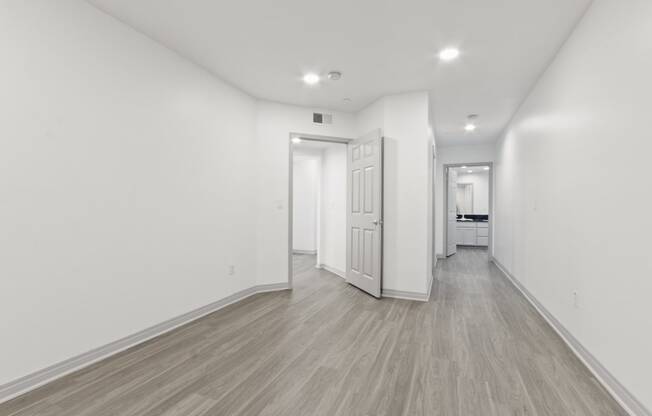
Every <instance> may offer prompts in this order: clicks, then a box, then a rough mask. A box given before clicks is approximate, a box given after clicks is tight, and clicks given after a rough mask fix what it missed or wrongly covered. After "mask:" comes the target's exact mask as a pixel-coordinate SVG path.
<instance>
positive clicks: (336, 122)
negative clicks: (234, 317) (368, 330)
mask: <svg viewBox="0 0 652 416" xmlns="http://www.w3.org/2000/svg"><path fill="white" fill-rule="evenodd" d="M317 110H318V109H314V111H317ZM328 112H329V113H332V114H333V124H330V125H317V124H314V123H313V122H312V113H313V109H311V108H303V107H296V106H291V105H285V104H278V103H272V102H268V101H259V102H258V103H257V122H256V136H257V139H256V140H257V146H256V148H257V152H256V164H257V169H256V185H257V188H256V189H257V194H258V213H257V220H256V223H257V227H258V231H259V232H258V235H257V244H256V259H257V260H256V269H257V276H258V283H259V284H269V283H282V282H287V279H288V240H289V239H288V221H289V220H288V217H289V215H288V209H287V203H288V202H287V201H288V192H289V166H290V153H289V151H290V150H289V149H290V147H289V146H290V133H291V132H298V133H304V134H319V135H323V136H333V137H343V138H354V137H356V130H355V115H354V114H347V113H339V112H332V111H328Z"/></svg>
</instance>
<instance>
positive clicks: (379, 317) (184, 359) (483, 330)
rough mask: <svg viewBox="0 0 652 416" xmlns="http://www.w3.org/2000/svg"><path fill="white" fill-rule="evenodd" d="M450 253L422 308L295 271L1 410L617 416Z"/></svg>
mask: <svg viewBox="0 0 652 416" xmlns="http://www.w3.org/2000/svg"><path fill="white" fill-rule="evenodd" d="M486 255H487V253H486V250H483V249H469V248H462V249H460V250H459V252H458V254H457V255H455V256H453V257H451V258H449V259H446V260H442V261H440V262H439V265H438V272H437V277H438V278H437V280H436V281H435V283H434V287H433V292H432V296H431V299H430V301H429V302H427V303H421V302H410V301H404V300H398V299H389V298H385V299H382V300H380V301H378V300H376V299H374V298H372V297H370V296H368V295H366V294H365V293H363V292H361V291H360V290H358V289H356V288H354V287H352V286H350V285H348V284H346V283H345V282H344V281H343V280H342V279H341V278H339V277H337V276H335V275H333V274H331V273H329V272H326V271H323V270H319V269H315V268H313V267H311V263H312V259H311V258H310V257H311V256H295V265H298V266H301V267H299V268H298V269H297V270H298V272H297V274H296V276H295V289H294V290H293V291H292V292H289V291H284V292H275V293H267V294H259V295H255V296H252V297H250V298H248V299H246V300H244V301H242V302H239V303H237V304H234V305H231V306H229V307H226V308H225V309H222V310H220V311H218V312H216V313H213V314H211V315H209V316H207V317H204V318H202V319H199V320H197V321H195V322H193V323H191V324H189V325H186V326H183V327H181V328H179V329H176V330H174V331H172V332H170V333H168V334H166V335H163V336H161V337H158V338H156V339H153V340H151V341H149V342H146V343H144V344H142V345H140V346H137V347H135V348H132V349H130V350H127V351H125V352H123V353H120V354H118V355H116V356H114V357H113V358H110V359H107V360H105V361H102V362H100V363H97V364H95V365H93V366H91V367H88V368H86V369H84V370H81V371H79V372H77V373H74V374H72V375H69V376H67V377H64V378H62V379H60V380H58V381H56V382H54V383H51V384H49V385H47V386H45V387H42V388H40V389H37V390H35V391H33V392H31V393H28V394H27V395H25V396H22V397H19V398H17V399H14V400H12V401H10V402H7V403H4V404H0V414H1V415H3V416H8V415H12V416H28V415H29V416H35V415H54V414H65V415H67V416H81V415H93V416H105V415H106V416H108V415H111V416H127V415H144V416H153V415H167V416H170V415H190V414H192V415H193V416H201V415H211V416H212V415H242V416H244V415H247V416H252V415H283V416H287V415H297V416H305V415H388V416H390V415H391V416H396V415H428V416H431V415H447V416H449V415H450V416H452V415H459V416H472V415H477V416H488V415H494V416H503V415H539V416H548V415H549V416H553V415H554V416H558V415H587V416H588V415H591V416H597V415H604V416H613V415H625V413H624V412H623V411H622V410H620V409H619V407H618V406H617V404H616V403H615V402H614V401H613V400H612V399H611V398H610V397H609V395H608V394H607V393H606V392H605V391H604V390H603V389H602V387H600V385H599V384H598V383H597V382H596V381H595V380H594V379H593V378H592V377H591V375H590V374H589V372H588V371H587V370H586V369H585V368H584V367H583V366H582V365H581V364H580V362H579V361H578V360H577V359H576V358H575V356H574V355H573V354H572V353H571V352H570V350H569V349H568V348H566V346H565V345H564V344H563V343H562V341H561V340H560V339H559V338H558V337H557V336H556V335H555V334H554V332H553V331H552V330H551V329H550V328H549V327H548V326H547V324H546V323H545V322H544V321H543V320H542V319H541V318H540V317H539V316H538V315H537V313H536V312H535V311H534V310H533V309H532V308H531V307H530V306H529V304H528V303H527V302H526V300H525V299H523V298H522V297H521V296H520V295H519V294H518V293H517V292H516V290H515V289H514V288H512V286H511V285H510V284H509V283H508V282H507V281H506V280H505V279H504V278H503V277H502V275H501V273H500V272H499V271H498V270H497V269H496V267H495V266H493V265H492V264H490V263H488V262H487V258H486Z"/></svg>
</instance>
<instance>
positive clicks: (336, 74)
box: [328, 71, 342, 81]
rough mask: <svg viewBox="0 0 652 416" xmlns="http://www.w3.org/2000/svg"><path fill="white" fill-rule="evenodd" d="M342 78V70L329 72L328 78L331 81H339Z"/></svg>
mask: <svg viewBox="0 0 652 416" xmlns="http://www.w3.org/2000/svg"><path fill="white" fill-rule="evenodd" d="M340 78H342V73H341V72H340V71H331V72H329V73H328V79H330V80H331V81H338V80H339V79H340Z"/></svg>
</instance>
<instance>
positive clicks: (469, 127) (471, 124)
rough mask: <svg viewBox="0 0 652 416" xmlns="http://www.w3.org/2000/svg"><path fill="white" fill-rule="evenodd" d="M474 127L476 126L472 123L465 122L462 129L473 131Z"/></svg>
mask: <svg viewBox="0 0 652 416" xmlns="http://www.w3.org/2000/svg"><path fill="white" fill-rule="evenodd" d="M475 129H476V126H475V124H473V123H466V125H465V126H464V130H466V131H473V130H475Z"/></svg>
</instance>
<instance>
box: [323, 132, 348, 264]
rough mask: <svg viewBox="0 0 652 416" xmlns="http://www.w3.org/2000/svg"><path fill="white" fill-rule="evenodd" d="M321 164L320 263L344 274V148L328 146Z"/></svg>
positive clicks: (336, 145)
mask: <svg viewBox="0 0 652 416" xmlns="http://www.w3.org/2000/svg"><path fill="white" fill-rule="evenodd" d="M321 162H322V163H321V167H322V170H321V195H320V201H321V209H320V219H321V226H320V227H319V229H320V244H319V250H320V252H319V263H320V264H322V265H324V266H328V267H329V268H331V269H333V270H335V271H338V272H340V274H342V275H343V274H344V273H345V270H346V194H347V191H346V187H347V183H346V180H347V179H346V178H347V176H346V166H347V151H346V146H345V145H343V144H333V145H329V147H327V148H326V149H324V150H323V154H322V159H321Z"/></svg>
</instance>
